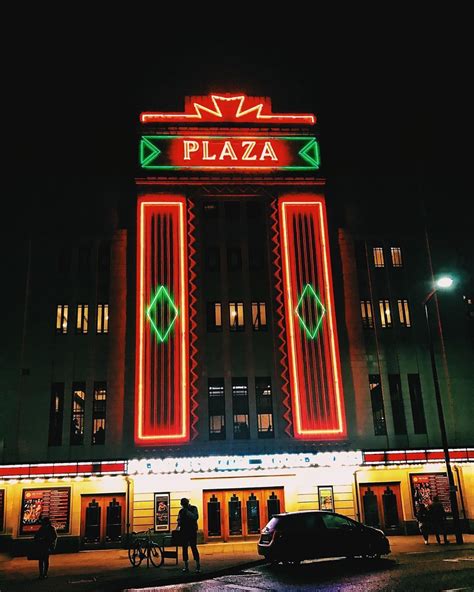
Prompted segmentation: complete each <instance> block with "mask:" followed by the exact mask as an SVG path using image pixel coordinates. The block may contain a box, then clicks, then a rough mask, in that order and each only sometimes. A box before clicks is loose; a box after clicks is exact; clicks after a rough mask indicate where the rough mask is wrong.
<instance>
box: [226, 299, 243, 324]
mask: <svg viewBox="0 0 474 592" xmlns="http://www.w3.org/2000/svg"><path fill="white" fill-rule="evenodd" d="M229 322H230V330H231V331H243V330H244V326H245V325H244V303H243V302H229Z"/></svg>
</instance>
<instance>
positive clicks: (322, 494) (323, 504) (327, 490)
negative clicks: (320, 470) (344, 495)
mask: <svg viewBox="0 0 474 592" xmlns="http://www.w3.org/2000/svg"><path fill="white" fill-rule="evenodd" d="M318 499H319V509H320V510H327V511H329V512H334V491H333V488H332V485H324V486H322V485H318Z"/></svg>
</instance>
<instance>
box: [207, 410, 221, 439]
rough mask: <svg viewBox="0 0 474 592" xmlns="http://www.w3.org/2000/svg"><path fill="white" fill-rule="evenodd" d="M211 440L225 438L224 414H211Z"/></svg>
mask: <svg viewBox="0 0 474 592" xmlns="http://www.w3.org/2000/svg"><path fill="white" fill-rule="evenodd" d="M209 440H225V417H224V415H210V416H209Z"/></svg>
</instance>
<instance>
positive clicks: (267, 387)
mask: <svg viewBox="0 0 474 592" xmlns="http://www.w3.org/2000/svg"><path fill="white" fill-rule="evenodd" d="M255 402H256V406H257V431H258V437H259V438H273V437H274V434H275V432H274V429H273V401H272V382H271V379H270V377H269V376H264V377H255Z"/></svg>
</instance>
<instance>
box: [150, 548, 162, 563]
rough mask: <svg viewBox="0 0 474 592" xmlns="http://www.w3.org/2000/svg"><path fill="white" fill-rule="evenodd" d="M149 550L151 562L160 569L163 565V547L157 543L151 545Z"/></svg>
mask: <svg viewBox="0 0 474 592" xmlns="http://www.w3.org/2000/svg"><path fill="white" fill-rule="evenodd" d="M148 549H149V553H150V561H151V562H152V563H153V565H154V566H155V567H160V565H161V564H162V563H163V552H162V550H161V547H160V546H159V545H157V544H156V543H150V546H149V547H148Z"/></svg>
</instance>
